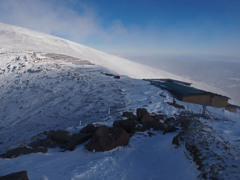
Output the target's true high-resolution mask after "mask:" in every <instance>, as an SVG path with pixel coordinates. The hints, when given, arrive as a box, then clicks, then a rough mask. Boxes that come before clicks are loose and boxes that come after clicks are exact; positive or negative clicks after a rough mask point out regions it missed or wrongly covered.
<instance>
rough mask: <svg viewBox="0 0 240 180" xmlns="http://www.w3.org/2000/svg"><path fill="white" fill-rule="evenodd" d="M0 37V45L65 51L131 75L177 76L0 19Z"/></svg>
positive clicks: (142, 76)
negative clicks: (4, 22)
mask: <svg viewBox="0 0 240 180" xmlns="http://www.w3.org/2000/svg"><path fill="white" fill-rule="evenodd" d="M0 39H1V41H0V48H7V49H12V50H18V51H22V50H28V51H35V52H48V53H58V54H65V55H69V56H72V57H76V58H78V59H82V60H88V61H90V62H92V63H94V64H96V65H101V66H104V67H106V68H108V69H110V70H112V71H114V72H116V73H119V74H122V75H127V76H130V77H133V78H154V77H155V78H157V77H171V78H175V79H176V78H177V79H178V77H177V76H175V75H173V74H171V73H168V72H165V71H160V70H156V69H153V68H149V67H147V66H144V65H141V64H138V63H134V62H132V61H129V60H126V59H123V58H120V57H117V56H113V55H109V54H106V53H103V52H100V51H97V50H94V49H91V48H89V47H86V46H83V45H80V44H77V43H74V42H71V41H68V40H64V39H61V38H57V37H54V36H50V35H47V34H43V33H39V32H35V31H31V30H28V29H24V28H20V27H15V26H10V25H6V24H2V23H0Z"/></svg>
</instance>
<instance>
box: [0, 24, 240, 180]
mask: <svg viewBox="0 0 240 180" xmlns="http://www.w3.org/2000/svg"><path fill="white" fill-rule="evenodd" d="M0 32H1V33H0V40H1V41H0V48H1V49H0V154H2V153H4V152H5V151H6V150H9V149H12V148H14V147H18V146H22V145H27V142H29V141H30V140H31V139H32V137H34V136H36V135H37V134H39V133H41V132H43V131H48V130H57V129H62V130H68V131H69V132H71V133H75V132H79V130H80V129H81V128H82V127H83V126H85V125H86V124H88V123H90V122H95V123H98V124H106V125H108V126H112V124H113V121H115V120H119V119H122V117H121V115H122V113H123V112H124V111H131V112H134V113H135V112H136V109H137V108H143V107H144V108H146V109H147V110H148V111H149V112H151V113H155V114H162V115H164V117H165V119H164V120H166V121H167V118H170V117H171V118H173V119H174V118H175V117H177V115H179V114H181V113H183V112H185V113H191V114H196V115H199V113H201V110H202V109H201V108H202V107H201V106H198V105H193V104H188V103H183V102H179V101H177V103H178V104H181V105H183V106H184V107H185V109H184V110H183V109H178V108H175V107H173V106H171V105H169V104H168V103H169V102H172V101H173V97H172V96H171V95H170V94H169V93H168V92H166V91H164V90H162V89H160V88H158V87H155V86H152V85H150V83H149V82H147V81H143V80H139V79H132V78H130V77H128V76H131V73H132V74H133V75H132V76H133V77H135V78H136V77H138V78H142V77H143V78H147V77H151V78H152V77H153V76H154V74H155V73H159V75H161V72H160V71H159V72H157V71H156V72H155V71H154V72H153V73H152V69H148V68H146V67H145V66H142V65H138V64H135V63H131V62H130V61H128V60H124V59H121V58H118V57H115V56H111V55H107V54H104V53H101V52H98V51H95V50H92V49H89V48H87V47H83V46H81V45H78V44H75V43H72V42H69V41H66V40H62V39H58V38H55V37H52V36H47V35H45V34H41V33H36V32H32V31H29V30H26V29H22V28H17V27H13V26H8V25H3V24H1V25H0ZM21 34H22V35H21ZM41 39H42V40H41ZM58 41H59V43H58ZM38 46H39V48H38ZM117 60H119V61H117ZM128 63H130V65H131V66H130V67H129V69H124V67H128V66H127V65H129V64H128ZM93 64H95V65H93ZM138 68H139V69H138ZM112 71H113V72H118V73H120V74H121V75H120V79H115V78H114V76H111V74H113V72H112ZM135 73H136V74H135ZM138 73H139V74H138ZM122 74H125V75H127V76H124V75H122ZM145 75H146V76H145ZM161 77H162V76H161ZM169 78H172V77H169ZM207 110H208V112H209V113H210V114H211V117H210V119H205V118H202V117H199V116H196V118H198V119H197V120H198V121H196V124H199V126H196V127H193V128H192V127H191V126H190V130H189V132H187V133H186V134H188V135H189V136H190V138H186V139H187V140H188V141H187V143H188V145H194V146H196V147H197V148H198V150H199V152H200V153H202V154H201V155H202V157H198V158H203V161H202V164H201V166H202V167H201V168H202V169H201V171H202V172H200V171H199V170H198V169H197V165H196V164H195V162H194V158H191V155H189V151H188V150H187V149H186V148H185V146H184V145H182V146H180V147H179V148H177V149H176V148H175V147H174V146H173V145H172V139H173V137H174V136H175V135H177V134H178V133H179V132H180V130H178V131H177V132H173V133H169V134H166V135H163V134H162V132H161V131H152V132H153V133H154V134H155V136H152V137H149V136H148V134H147V132H143V133H136V134H135V135H134V136H133V137H131V139H130V143H129V145H128V146H126V147H119V148H116V149H115V150H112V151H109V152H103V153H102V152H97V153H93V152H88V151H87V150H86V149H85V148H84V144H83V145H79V146H77V148H76V149H75V150H74V151H72V152H70V151H66V152H60V150H59V149H58V148H53V149H51V148H50V149H49V151H48V153H46V154H41V153H36V154H29V155H23V156H19V157H17V158H11V159H3V158H0V176H2V175H6V174H8V173H12V172H16V171H21V170H27V172H28V175H29V178H30V179H31V180H34V179H48V178H49V179H63V180H64V179H197V177H198V175H199V174H200V173H202V174H204V173H205V172H208V171H207V170H209V169H211V168H212V167H211V166H213V165H214V163H215V162H216V163H219V162H224V169H220V170H221V171H223V173H221V171H217V173H220V174H217V176H219V177H223V178H225V179H236V177H240V175H239V174H240V173H239V172H240V171H239V168H240V163H239V156H240V155H239V154H240V153H239V152H240V144H239V142H240V140H239V135H240V134H239V128H240V121H239V119H240V113H239V112H237V113H235V114H234V113H230V112H228V111H226V110H224V109H217V108H210V107H208V108H207ZM192 126H194V124H193V125H192ZM179 128H180V127H179ZM194 128H196V131H194ZM195 132H199V134H200V135H199V136H194V133H195ZM208 136H209V137H211V138H210V139H208ZM191 137H194V138H191ZM206 143H207V144H210V145H211V147H210V148H211V151H209V147H208V146H205V144H206ZM223 147H224V148H223ZM209 152H210V153H209ZM211 156H212V157H211ZM219 156H222V157H221V158H220V160H219ZM208 159H209V161H208ZM208 162H209V163H208ZM218 166H221V164H218ZM213 169H214V170H215V169H217V170H219V168H214V167H213ZM214 172H215V171H214ZM210 173H212V172H210ZM233 173H234V176H233ZM208 175H209V174H208ZM210 175H212V174H210Z"/></svg>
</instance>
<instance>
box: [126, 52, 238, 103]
mask: <svg viewBox="0 0 240 180" xmlns="http://www.w3.org/2000/svg"><path fill="white" fill-rule="evenodd" d="M122 57H125V58H128V59H131V60H133V61H135V62H138V63H141V64H144V65H148V66H150V67H154V68H157V69H161V70H165V71H168V72H170V73H173V74H176V75H179V76H183V77H186V78H189V79H191V80H194V81H200V82H203V83H206V84H208V85H211V86H214V87H216V88H218V89H220V90H222V91H224V92H225V93H226V94H227V96H228V97H230V98H231V99H230V103H232V104H235V105H238V106H240V96H239V92H240V71H239V69H240V61H239V60H240V58H237V57H236V58H234V57H232V58H231V59H225V58H227V57H215V59H214V58H212V59H211V56H207V57H206V56H202V57H196V56H195V57H194V56H167V55H165V56H154V57H153V56H142V57H140V56H133V55H132V56H127V55H122ZM209 58H210V59H209Z"/></svg>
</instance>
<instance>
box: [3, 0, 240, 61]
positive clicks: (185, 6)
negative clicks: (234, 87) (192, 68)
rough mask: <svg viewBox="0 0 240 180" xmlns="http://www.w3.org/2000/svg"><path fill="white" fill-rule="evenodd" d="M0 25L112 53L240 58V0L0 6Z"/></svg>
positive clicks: (78, 0) (46, 0)
mask: <svg viewBox="0 0 240 180" xmlns="http://www.w3.org/2000/svg"><path fill="white" fill-rule="evenodd" d="M0 21H1V22H3V23H7V24H13V25H17V26H22V27H26V28H30V29H34V30H37V31H41V32H45V33H48V34H52V35H57V36H60V37H63V38H67V39H69V40H72V41H75V42H78V43H81V44H84V45H87V46H90V47H93V48H96V49H99V50H102V51H105V52H109V53H116V54H133V55H158V54H164V55H166V54H171V55H220V56H237V57H240V1H239V0H121V1H115V0H68V1H67V0H21V1H20V0H1V1H0Z"/></svg>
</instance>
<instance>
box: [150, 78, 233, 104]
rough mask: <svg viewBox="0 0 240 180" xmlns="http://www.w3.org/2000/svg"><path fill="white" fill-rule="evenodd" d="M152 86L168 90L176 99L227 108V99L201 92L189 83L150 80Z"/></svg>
mask: <svg viewBox="0 0 240 180" xmlns="http://www.w3.org/2000/svg"><path fill="white" fill-rule="evenodd" d="M148 81H150V82H151V83H152V84H153V85H155V86H157V87H161V88H163V89H166V90H168V91H169V92H170V93H171V94H173V95H174V96H175V97H176V98H177V99H179V100H181V101H184V102H189V103H194V104H200V105H207V106H214V107H219V108H221V107H224V108H225V107H227V105H228V99H229V98H228V97H226V96H222V95H219V94H215V93H212V92H207V91H203V90H200V89H196V88H193V87H191V86H190V83H185V82H182V81H176V80H169V79H167V80H166V79H150V80H148Z"/></svg>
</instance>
